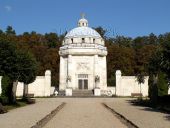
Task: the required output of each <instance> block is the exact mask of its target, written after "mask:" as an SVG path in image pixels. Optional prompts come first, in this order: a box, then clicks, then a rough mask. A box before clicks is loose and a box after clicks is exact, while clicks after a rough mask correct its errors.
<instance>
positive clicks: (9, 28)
mask: <svg viewBox="0 0 170 128" xmlns="http://www.w3.org/2000/svg"><path fill="white" fill-rule="evenodd" d="M5 33H6V34H7V35H15V34H16V33H15V30H13V28H12V26H8V27H7V28H6V32H5Z"/></svg>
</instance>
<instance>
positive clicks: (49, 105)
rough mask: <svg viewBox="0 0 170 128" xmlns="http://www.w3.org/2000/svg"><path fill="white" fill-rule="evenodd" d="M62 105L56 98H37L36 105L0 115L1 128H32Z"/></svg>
mask: <svg viewBox="0 0 170 128" xmlns="http://www.w3.org/2000/svg"><path fill="white" fill-rule="evenodd" d="M60 104H61V102H60V101H56V98H44V99H40V98H37V99H36V104H33V105H28V106H25V107H21V108H17V109H13V110H11V111H9V112H8V113H5V114H0V128H30V127H31V126H33V125H34V124H35V123H36V122H37V121H39V120H41V119H42V118H43V117H45V116H46V115H47V114H49V113H50V112H51V111H52V110H53V109H55V108H56V107H57V106H59V105H60Z"/></svg>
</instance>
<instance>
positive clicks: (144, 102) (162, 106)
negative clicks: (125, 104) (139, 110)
mask: <svg viewBox="0 0 170 128" xmlns="http://www.w3.org/2000/svg"><path fill="white" fill-rule="evenodd" d="M131 103H132V104H133V105H137V106H145V107H151V108H154V109H157V110H160V111H163V112H166V113H170V104H169V103H168V104H167V103H157V104H156V105H153V103H152V102H151V101H150V100H149V99H148V98H146V99H139V98H138V99H136V100H133V101H131Z"/></svg>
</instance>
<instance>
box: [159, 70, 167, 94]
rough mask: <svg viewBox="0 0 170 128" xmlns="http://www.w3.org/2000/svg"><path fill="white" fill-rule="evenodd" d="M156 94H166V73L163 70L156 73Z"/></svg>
mask: <svg viewBox="0 0 170 128" xmlns="http://www.w3.org/2000/svg"><path fill="white" fill-rule="evenodd" d="M157 86H158V96H164V95H168V79H167V75H166V74H165V73H163V72H160V73H159V74H158V83H157Z"/></svg>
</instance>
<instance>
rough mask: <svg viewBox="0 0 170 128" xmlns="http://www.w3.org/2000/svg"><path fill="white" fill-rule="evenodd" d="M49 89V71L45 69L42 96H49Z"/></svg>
mask: <svg viewBox="0 0 170 128" xmlns="http://www.w3.org/2000/svg"><path fill="white" fill-rule="evenodd" d="M50 90H51V71H50V70H46V71H45V85H44V96H50Z"/></svg>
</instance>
